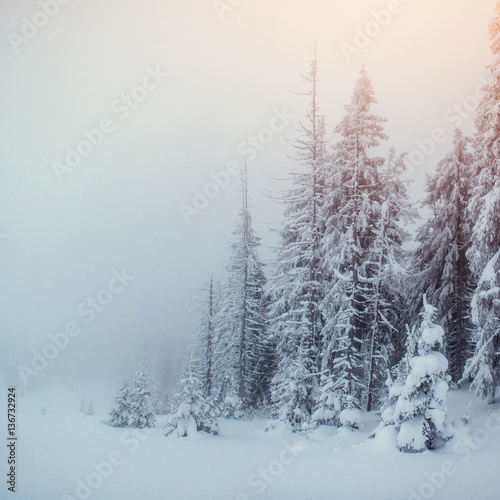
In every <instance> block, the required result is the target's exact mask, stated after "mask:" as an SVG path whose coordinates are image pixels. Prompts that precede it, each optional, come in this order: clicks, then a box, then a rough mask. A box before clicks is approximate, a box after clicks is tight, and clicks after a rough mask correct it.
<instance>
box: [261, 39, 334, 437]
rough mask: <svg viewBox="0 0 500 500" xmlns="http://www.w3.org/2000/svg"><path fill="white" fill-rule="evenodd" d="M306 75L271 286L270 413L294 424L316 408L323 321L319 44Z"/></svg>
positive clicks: (323, 155) (322, 142)
mask: <svg viewBox="0 0 500 500" xmlns="http://www.w3.org/2000/svg"><path fill="white" fill-rule="evenodd" d="M304 79H305V81H306V83H307V84H308V85H309V86H310V90H309V91H308V92H307V94H306V95H307V96H308V97H309V98H310V104H309V108H308V110H307V114H306V117H305V120H304V122H302V123H301V129H300V137H299V138H298V139H297V140H296V141H295V143H294V144H293V145H294V149H295V152H296V162H297V163H298V165H299V167H300V171H299V173H293V174H292V176H293V181H294V184H295V185H294V187H293V188H292V189H290V190H289V191H287V192H286V193H285V195H284V196H283V197H282V198H281V200H280V201H281V202H282V203H284V204H286V209H285V222H284V227H283V229H282V230H281V247H280V250H279V252H278V255H277V262H276V266H275V269H274V273H273V277H272V282H271V287H270V289H271V290H270V297H271V306H270V332H271V338H272V339H273V341H274V342H275V344H276V345H277V347H276V350H277V362H276V373H275V375H274V377H273V381H272V385H271V391H272V418H273V419H274V420H280V421H282V422H284V423H285V424H286V425H290V426H291V427H292V428H293V429H300V428H302V426H303V425H304V424H307V422H308V421H309V420H310V417H311V414H312V412H313V411H314V406H315V399H316V396H317V394H316V390H317V387H318V383H319V378H318V377H319V376H318V375H317V373H318V371H319V370H318V369H319V365H320V358H319V352H320V344H321V331H322V328H323V323H324V320H323V317H322V314H321V312H320V310H319V305H320V303H321V301H322V298H323V295H322V293H323V290H322V289H323V286H322V282H323V277H322V275H321V272H320V266H321V261H322V257H321V254H320V249H321V239H322V236H323V233H324V224H323V219H322V215H321V205H322V200H323V197H324V176H325V168H326V140H325V122H324V119H323V117H321V116H320V115H319V107H318V99H317V88H318V59H317V54H316V48H315V50H314V54H313V57H312V60H311V64H310V69H309V72H308V73H307V74H306V75H304ZM271 426H274V424H271Z"/></svg>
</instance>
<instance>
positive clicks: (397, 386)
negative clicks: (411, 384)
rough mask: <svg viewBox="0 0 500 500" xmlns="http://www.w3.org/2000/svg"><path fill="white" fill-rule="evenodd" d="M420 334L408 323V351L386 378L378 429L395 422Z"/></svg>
mask: <svg viewBox="0 0 500 500" xmlns="http://www.w3.org/2000/svg"><path fill="white" fill-rule="evenodd" d="M419 335H420V334H419V331H418V330H417V328H416V326H415V325H413V326H412V328H409V327H408V325H406V343H405V345H406V351H405V354H404V355H403V356H402V357H401V360H400V361H399V363H397V364H396V365H394V366H393V367H392V368H391V369H390V370H389V373H388V376H387V380H386V387H387V394H386V397H385V400H384V403H383V405H382V408H381V423H380V425H379V427H378V429H380V428H382V427H385V426H387V425H394V424H395V422H394V412H395V410H396V404H397V402H398V399H399V396H401V394H402V392H403V390H404V388H405V384H406V379H407V378H408V374H409V373H410V360H411V359H413V358H414V357H415V356H416V355H417V344H418V336H419ZM378 429H377V431H378ZM377 431H375V432H377Z"/></svg>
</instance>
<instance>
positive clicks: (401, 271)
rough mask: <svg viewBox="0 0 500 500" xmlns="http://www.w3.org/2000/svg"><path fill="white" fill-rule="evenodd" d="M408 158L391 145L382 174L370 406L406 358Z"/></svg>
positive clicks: (368, 349)
mask: <svg viewBox="0 0 500 500" xmlns="http://www.w3.org/2000/svg"><path fill="white" fill-rule="evenodd" d="M404 156H405V155H400V156H399V157H396V153H395V150H394V148H391V150H390V152H389V157H388V159H387V162H386V164H385V165H384V167H383V168H382V170H381V173H380V198H379V200H378V202H376V203H375V206H374V213H375V214H377V215H378V218H377V220H376V222H375V232H374V241H373V246H372V248H371V251H368V259H369V262H371V270H370V274H371V276H372V277H371V293H369V295H368V299H369V303H370V310H369V313H370V315H369V318H368V320H369V323H370V325H369V332H368V337H367V339H366V340H367V342H366V346H365V349H364V352H365V358H366V361H365V380H366V386H367V391H366V410H367V411H370V410H372V409H373V408H374V407H376V406H379V405H380V404H381V403H382V401H383V399H384V396H385V394H384V393H385V389H386V383H385V382H386V380H387V377H388V375H389V369H390V367H392V366H393V365H394V364H395V363H397V362H398V361H399V360H400V358H401V355H400V353H401V351H402V340H403V339H401V336H400V335H399V332H400V331H401V328H402V324H401V317H402V316H403V310H402V304H403V302H404V300H403V299H404V292H405V287H404V286H403V281H404V279H405V278H406V277H407V276H408V273H407V271H406V267H407V255H406V252H405V251H404V250H403V244H404V243H405V242H406V241H407V240H408V238H409V235H408V233H407V232H406V230H405V229H404V225H405V224H408V223H410V222H413V217H414V215H415V214H414V210H413V209H412V207H411V205H410V203H409V201H408V195H407V186H406V182H405V180H404V178H403V177H404V174H405V172H406V166H405V163H404Z"/></svg>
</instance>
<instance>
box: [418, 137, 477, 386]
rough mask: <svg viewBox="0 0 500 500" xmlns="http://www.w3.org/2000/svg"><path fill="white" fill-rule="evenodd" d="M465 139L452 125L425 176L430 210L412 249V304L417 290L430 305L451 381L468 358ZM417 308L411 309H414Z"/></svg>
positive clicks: (467, 172)
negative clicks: (450, 139)
mask: <svg viewBox="0 0 500 500" xmlns="http://www.w3.org/2000/svg"><path fill="white" fill-rule="evenodd" d="M469 142H470V141H469V140H468V139H467V138H466V137H464V135H463V133H462V131H461V130H460V129H456V130H455V139H454V144H453V150H452V151H451V152H450V153H448V154H447V155H446V157H445V158H444V159H443V160H442V161H441V162H440V163H439V164H438V166H437V171H436V173H435V174H434V175H433V176H431V177H428V179H427V197H426V199H425V201H424V205H425V206H426V207H428V208H429V209H430V210H431V211H432V213H431V216H430V218H429V220H428V221H427V222H426V223H425V224H424V225H423V226H422V227H421V228H420V229H419V232H418V236H417V241H418V242H419V244H420V246H419V248H418V249H417V251H416V254H415V263H414V272H415V275H416V277H417V278H418V281H417V283H416V286H415V291H414V293H413V294H412V298H413V304H414V305H417V307H418V309H420V308H421V304H420V300H419V298H420V297H422V295H423V294H426V296H427V297H428V298H429V300H430V301H431V302H432V303H434V304H436V307H437V308H438V317H439V318H442V320H441V326H442V327H443V328H444V331H445V332H446V338H445V346H446V354H447V358H448V360H449V363H450V370H449V373H450V375H451V377H452V379H453V380H454V381H455V382H458V381H459V380H460V379H461V378H462V375H463V372H464V367H465V362H466V361H467V359H468V358H469V357H470V332H471V328H472V325H471V323H470V315H471V311H470V300H471V295H472V290H473V283H474V280H473V277H472V273H471V271H470V268H469V263H468V261H467V257H466V253H467V250H468V249H469V246H470V222H469V219H468V217H467V213H466V209H467V206H468V203H469V198H470V187H471V165H472V160H473V157H472V154H471V153H470V152H469V150H468V145H469ZM418 309H417V310H418Z"/></svg>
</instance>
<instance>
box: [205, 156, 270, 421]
mask: <svg viewBox="0 0 500 500" xmlns="http://www.w3.org/2000/svg"><path fill="white" fill-rule="evenodd" d="M259 246H260V238H258V237H257V235H256V234H255V231H254V229H253V227H252V218H251V215H250V209H249V204H248V181H247V169H246V165H245V167H244V169H243V170H242V208H241V211H240V218H239V221H238V222H237V224H236V228H235V231H234V241H233V242H232V244H231V257H230V262H229V265H228V266H227V271H228V279H227V284H226V286H225V291H224V296H223V299H222V303H221V304H220V308H219V311H218V320H217V325H218V328H217V330H218V332H217V347H216V350H215V352H214V364H213V367H212V371H214V372H215V373H216V374H217V375H216V378H217V381H218V385H219V387H220V388H221V389H222V392H221V393H220V395H219V398H220V399H221V403H222V405H223V406H226V408H225V409H224V410H223V412H224V414H225V415H226V416H228V417H231V416H236V417H240V416H242V411H247V410H249V411H251V410H252V409H253V408H254V407H255V406H256V405H257V402H258V400H259V399H261V398H262V397H263V394H262V385H263V384H264V383H265V382H264V381H263V380H262V375H263V373H265V372H264V371H263V368H264V367H263V366H262V362H263V361H264V358H263V353H264V352H265V339H266V330H267V318H266V296H265V293H264V286H265V283H266V278H265V275H264V270H263V265H262V263H261V261H260V259H259V256H258V253H257V252H258V248H259ZM259 384H260V385H259Z"/></svg>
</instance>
